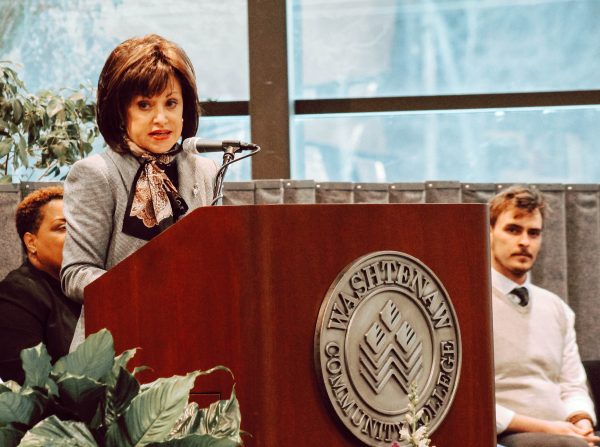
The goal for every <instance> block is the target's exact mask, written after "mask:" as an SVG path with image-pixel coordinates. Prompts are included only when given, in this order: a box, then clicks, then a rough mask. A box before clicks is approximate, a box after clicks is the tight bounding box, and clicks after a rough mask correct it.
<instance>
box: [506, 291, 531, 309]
mask: <svg viewBox="0 0 600 447" xmlns="http://www.w3.org/2000/svg"><path fill="white" fill-rule="evenodd" d="M510 293H511V294H512V295H514V296H516V297H517V298H519V305H520V306H523V307H525V306H527V303H528V302H529V292H528V291H527V288H526V287H515V288H514V289H512V290H511V291H510Z"/></svg>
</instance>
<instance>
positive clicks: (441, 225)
mask: <svg viewBox="0 0 600 447" xmlns="http://www.w3.org/2000/svg"><path fill="white" fill-rule="evenodd" d="M487 227H488V218H487V208H486V207H485V206H484V205H478V204H457V205H443V204H419V205H375V204H365V205H358V204H355V205H264V206H259V205H255V206H239V207H213V208H201V209H198V210H195V211H194V212H193V213H192V214H191V215H190V216H188V217H186V218H185V219H183V220H182V221H180V222H178V223H177V224H176V225H174V226H173V227H171V228H169V229H168V230H167V231H165V232H164V233H163V234H161V235H160V236H159V237H157V238H155V239H154V240H152V241H151V242H150V243H148V244H147V245H145V246H144V247H142V249H140V250H139V251H138V252H136V253H134V254H133V255H132V256H130V257H129V258H127V259H125V260H124V261H123V262H121V263H120V264H119V265H117V266H116V267H115V268H113V269H112V270H111V271H109V272H108V273H107V274H105V275H104V276H102V277H101V278H99V279H98V280H97V281H95V282H94V283H93V284H91V285H90V286H88V288H87V289H86V301H85V306H86V331H87V333H93V332H96V331H97V330H99V329H100V328H103V327H107V328H109V329H110V330H111V331H112V333H113V335H114V337H115V345H116V348H117V351H118V352H120V351H122V350H124V349H127V348H131V347H136V346H139V347H141V348H142V349H141V350H140V351H139V352H138V354H137V356H136V358H135V362H133V363H134V364H137V365H139V364H143V365H147V366H150V367H152V368H153V371H152V372H145V373H143V374H142V376H141V378H142V379H143V380H152V379H154V378H155V377H164V376H170V375H173V374H184V373H186V372H188V371H192V370H195V369H208V368H210V367H212V366H215V365H226V366H228V367H229V368H231V370H232V371H233V373H234V375H235V379H234V380H232V379H231V378H230V377H229V376H228V375H227V374H226V373H222V372H219V373H216V374H214V375H213V376H209V377H206V378H199V379H198V380H197V382H196V388H195V390H194V393H200V394H194V400H197V401H201V402H205V401H207V400H209V399H212V398H213V397H214V396H219V395H220V396H222V397H227V396H228V395H229V391H230V389H231V386H232V384H233V383H234V382H235V386H236V393H237V395H238V399H239V401H240V406H241V411H242V428H243V429H244V430H246V431H248V432H250V433H251V434H252V437H251V438H249V437H246V438H245V442H246V445H247V446H280V445H298V444H301V445H311V446H360V445H363V444H362V443H361V442H360V441H358V440H357V439H356V438H354V436H352V435H351V434H349V432H348V431H347V429H346V428H345V427H344V426H343V424H342V423H341V422H339V421H338V420H337V417H336V415H335V413H334V411H333V409H332V408H331V404H330V402H329V401H328V400H327V398H326V396H325V395H324V394H322V392H321V388H320V385H319V377H318V375H317V373H316V371H315V366H314V333H315V327H316V321H317V315H318V312H319V308H320V306H321V303H322V300H323V298H324V296H325V294H326V292H327V290H328V288H329V287H330V285H331V284H332V282H333V281H334V280H335V278H336V277H337V275H338V274H339V273H340V272H341V271H342V269H344V267H345V266H347V265H348V264H349V263H350V262H352V261H354V260H355V259H357V258H359V257H361V256H363V255H365V254H367V253H370V252H374V251H380V250H396V251H401V252H404V253H407V254H409V255H411V256H414V257H416V258H418V259H419V260H421V261H422V262H424V263H425V264H426V265H427V266H428V267H429V268H430V269H431V270H432V271H433V272H434V273H435V274H436V275H437V276H438V278H439V279H440V280H441V281H442V283H443V284H444V286H445V288H446V290H447V291H448V294H449V296H450V298H451V300H452V303H453V305H454V308H455V311H456V314H457V316H458V320H459V325H460V330H461V339H462V370H461V375H460V379H459V383H458V388H457V391H456V397H455V399H454V402H453V404H452V407H451V409H450V411H449V412H448V414H447V416H446V418H445V419H444V421H443V422H442V424H441V425H440V426H439V427H438V429H437V430H436V431H435V433H434V434H433V436H432V438H433V444H436V445H438V446H441V447H464V446H478V447H492V446H495V423H494V397H493V380H494V378H493V354H492V335H491V334H492V327H491V303H490V280H489V245H488V244H489V242H488V236H487ZM202 393H204V394H202Z"/></svg>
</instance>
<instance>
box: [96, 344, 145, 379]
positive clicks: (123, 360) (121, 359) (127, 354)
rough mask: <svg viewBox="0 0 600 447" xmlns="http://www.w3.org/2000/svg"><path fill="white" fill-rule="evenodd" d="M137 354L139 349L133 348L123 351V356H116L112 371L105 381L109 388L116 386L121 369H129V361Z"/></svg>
mask: <svg viewBox="0 0 600 447" xmlns="http://www.w3.org/2000/svg"><path fill="white" fill-rule="evenodd" d="M136 352H137V348H133V349H128V350H127V351H123V352H122V353H121V354H119V355H118V356H116V357H115V360H114V362H113V365H112V368H111V370H110V371H109V372H108V373H107V374H106V376H105V377H104V379H103V381H104V382H105V383H106V384H107V385H109V386H114V385H115V383H116V382H117V378H118V377H119V374H120V370H121V368H125V369H127V364H128V363H129V360H131V359H132V358H133V356H134V355H135V353H136Z"/></svg>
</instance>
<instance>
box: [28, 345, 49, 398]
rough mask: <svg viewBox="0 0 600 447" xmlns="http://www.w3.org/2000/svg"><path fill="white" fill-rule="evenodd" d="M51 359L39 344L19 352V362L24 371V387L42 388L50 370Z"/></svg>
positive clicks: (44, 347)
mask: <svg viewBox="0 0 600 447" xmlns="http://www.w3.org/2000/svg"><path fill="white" fill-rule="evenodd" d="M50 361H51V358H50V356H49V355H48V351H47V350H46V346H44V344H43V343H40V344H39V345H37V346H34V347H33V348H27V349H23V350H22V351H21V362H22V365H23V370H24V371H25V382H24V384H23V385H24V386H29V387H32V388H33V387H36V386H37V387H40V388H43V387H44V386H45V385H46V382H47V381H48V377H49V375H50V371H51V370H52V364H51V363H50Z"/></svg>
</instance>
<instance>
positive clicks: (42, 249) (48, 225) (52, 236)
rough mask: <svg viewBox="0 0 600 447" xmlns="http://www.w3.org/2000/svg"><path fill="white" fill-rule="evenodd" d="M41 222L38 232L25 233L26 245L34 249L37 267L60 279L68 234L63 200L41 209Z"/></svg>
mask: <svg viewBox="0 0 600 447" xmlns="http://www.w3.org/2000/svg"><path fill="white" fill-rule="evenodd" d="M40 216H41V222H40V227H39V228H38V230H37V231H36V232H35V234H33V233H29V232H28V233H25V237H24V240H25V243H26V244H27V245H28V246H31V247H32V248H33V253H34V254H33V256H34V257H35V261H32V262H35V264H34V265H35V266H36V267H37V268H39V269H40V270H43V271H45V272H46V273H49V274H50V275H52V276H54V277H55V278H58V277H59V274H60V265H61V264H62V251H63V245H64V243H65V236H66V234H67V225H66V222H65V216H64V215H63V201H62V199H54V200H51V201H50V202H48V203H47V204H45V205H44V206H43V207H41V208H40Z"/></svg>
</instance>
